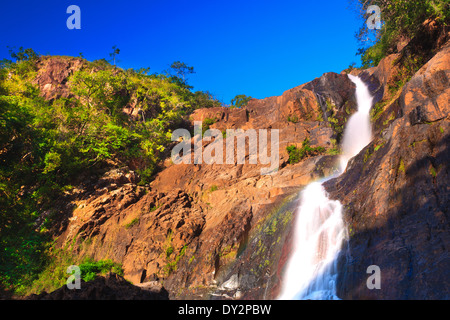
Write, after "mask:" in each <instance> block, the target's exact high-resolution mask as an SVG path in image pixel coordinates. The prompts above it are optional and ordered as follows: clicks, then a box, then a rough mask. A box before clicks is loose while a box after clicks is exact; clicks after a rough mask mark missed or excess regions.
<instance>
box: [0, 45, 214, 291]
mask: <svg viewBox="0 0 450 320" xmlns="http://www.w3.org/2000/svg"><path fill="white" fill-rule="evenodd" d="M11 56H12V58H14V59H15V60H16V61H15V62H12V61H10V60H3V61H2V62H1V63H0V208H1V214H0V233H1V238H0V252H1V254H0V283H3V285H5V286H17V285H23V282H26V281H28V280H29V278H32V275H34V274H35V273H36V272H37V271H38V270H40V268H41V267H42V264H43V263H44V262H43V254H42V253H43V252H44V251H45V246H44V242H45V241H44V237H43V232H41V231H45V224H42V227H41V230H35V228H36V224H35V220H36V219H37V218H38V217H39V215H40V213H42V212H43V211H45V210H46V208H47V207H48V206H50V205H51V204H52V201H54V200H55V199H57V198H58V197H59V196H61V195H62V194H63V193H64V192H65V191H67V190H70V189H71V188H73V186H72V185H76V184H77V183H79V182H81V181H80V180H82V179H83V178H85V177H90V176H95V174H97V173H100V172H101V171H102V170H103V169H105V168H108V167H111V166H115V167H123V166H127V167H129V168H131V169H133V170H135V171H137V172H138V173H139V175H140V177H141V183H147V182H149V180H150V179H151V178H152V176H153V174H154V173H155V171H156V170H157V168H158V163H160V161H161V160H163V159H164V157H165V156H166V154H167V152H166V148H167V146H168V145H169V143H170V142H171V141H170V136H171V131H172V130H173V129H174V128H177V127H179V126H182V125H183V121H184V118H185V116H186V115H189V114H190V113H191V112H192V111H193V110H195V109H197V108H204V107H214V106H220V105H221V103H220V102H219V101H217V100H215V99H214V98H213V97H212V96H211V94H209V93H205V92H200V91H197V92H193V91H191V89H192V87H190V86H189V85H188V84H187V83H186V81H185V79H180V78H178V77H177V76H173V75H164V74H151V75H150V74H148V72H147V71H148V70H140V71H135V70H122V69H119V68H117V67H115V66H112V65H110V64H109V63H107V62H106V61H105V60H97V61H94V62H88V61H86V60H82V59H80V58H70V57H39V55H38V54H36V53H35V52H34V51H33V50H31V49H25V50H24V49H23V48H21V49H20V51H19V52H17V53H14V52H12V55H11ZM44 58H45V59H80V61H81V63H82V67H81V68H80V69H79V70H74V72H73V74H71V75H69V77H68V79H65V82H64V83H62V84H58V85H64V86H67V87H68V88H69V94H68V95H67V96H61V97H57V98H54V99H45V98H44V97H43V95H42V92H41V90H40V89H41V88H40V87H39V86H38V85H37V84H36V76H37V74H38V72H39V61H40V60H41V59H44ZM130 105H131V106H133V108H134V109H136V110H139V113H138V116H137V117H132V116H130V115H129V114H126V113H125V112H124V108H125V107H128V106H130ZM28 276H29V277H28Z"/></svg>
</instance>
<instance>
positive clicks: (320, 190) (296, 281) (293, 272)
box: [278, 75, 372, 300]
mask: <svg viewBox="0 0 450 320" xmlns="http://www.w3.org/2000/svg"><path fill="white" fill-rule="evenodd" d="M349 78H350V80H351V81H352V82H353V83H355V85H356V99H357V104H358V110H357V112H356V113H355V114H353V115H352V116H351V117H350V119H349V120H348V122H347V124H346V127H345V130H344V137H343V143H342V155H341V157H340V173H339V174H338V175H340V174H342V173H343V172H344V171H345V169H346V167H347V163H348V161H349V160H350V158H352V157H354V156H355V155H357V154H358V153H359V152H360V151H361V150H362V149H363V148H364V147H365V146H366V145H367V144H369V143H370V141H371V139H372V130H371V125H370V116H369V112H370V108H371V107H372V96H371V95H370V92H369V89H368V87H367V86H366V85H365V84H364V82H363V81H362V80H361V79H360V78H358V77H355V76H352V75H349ZM335 177H336V175H335V176H331V177H327V178H325V179H324V180H322V181H319V182H313V183H311V184H309V185H308V186H307V187H306V188H305V189H304V190H303V191H302V192H301V194H300V197H301V199H300V206H299V208H298V210H297V216H296V220H295V226H294V239H293V248H292V252H293V253H292V255H291V257H290V259H289V261H288V262H287V265H286V271H285V273H284V275H283V284H282V290H281V293H280V296H279V297H278V299H281V300H287V299H313V300H325V299H339V298H338V297H337V295H336V278H337V271H338V270H337V258H338V256H339V253H340V250H341V246H342V243H343V242H344V240H345V238H346V237H347V231H346V227H345V224H344V221H343V217H342V214H343V208H342V205H341V203H340V202H339V201H337V200H330V199H329V198H328V195H327V193H326V191H325V188H324V187H323V185H322V184H323V183H324V182H325V181H327V180H329V179H332V178H335Z"/></svg>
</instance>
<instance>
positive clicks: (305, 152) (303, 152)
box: [286, 137, 325, 164]
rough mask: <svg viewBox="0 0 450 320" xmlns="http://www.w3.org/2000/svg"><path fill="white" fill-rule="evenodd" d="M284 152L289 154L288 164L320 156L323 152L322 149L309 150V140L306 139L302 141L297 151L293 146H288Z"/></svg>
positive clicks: (323, 149)
mask: <svg viewBox="0 0 450 320" xmlns="http://www.w3.org/2000/svg"><path fill="white" fill-rule="evenodd" d="M286 151H287V152H288V154H289V163H290V164H294V163H298V162H300V160H302V159H304V158H305V157H311V156H316V155H319V154H322V153H324V152H325V148H324V147H315V148H311V146H310V145H309V139H308V137H306V138H305V140H303V143H302V147H301V148H300V149H298V148H297V147H296V146H294V145H290V146H288V147H286Z"/></svg>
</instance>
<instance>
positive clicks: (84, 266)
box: [79, 259, 123, 281]
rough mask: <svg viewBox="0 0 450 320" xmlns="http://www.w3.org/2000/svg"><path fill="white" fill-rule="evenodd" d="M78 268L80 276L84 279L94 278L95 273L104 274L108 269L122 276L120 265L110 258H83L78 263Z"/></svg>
mask: <svg viewBox="0 0 450 320" xmlns="http://www.w3.org/2000/svg"><path fill="white" fill-rule="evenodd" d="M79 268H80V272H81V278H82V279H83V280H84V281H91V280H94V279H95V277H96V276H97V275H104V274H106V273H108V272H110V271H111V272H114V273H116V274H118V275H121V276H123V269H122V267H121V265H120V264H118V263H115V262H113V261H112V260H99V261H94V260H92V259H85V260H84V261H83V263H81V264H80V265H79Z"/></svg>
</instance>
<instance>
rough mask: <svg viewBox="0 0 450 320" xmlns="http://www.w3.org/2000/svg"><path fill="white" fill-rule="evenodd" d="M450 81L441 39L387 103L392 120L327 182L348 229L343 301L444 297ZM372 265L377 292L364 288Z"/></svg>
mask: <svg viewBox="0 0 450 320" xmlns="http://www.w3.org/2000/svg"><path fill="white" fill-rule="evenodd" d="M382 67H383V66H382ZM374 74H376V72H374ZM449 81H450V43H447V45H446V46H444V48H442V50H441V51H440V52H439V53H437V54H436V55H435V56H434V57H433V58H432V59H431V60H430V61H428V62H427V63H426V64H425V65H424V66H423V67H422V68H421V69H420V70H419V71H418V72H417V73H416V75H414V76H413V77H412V78H411V80H410V81H409V82H408V83H407V84H406V85H405V86H404V87H403V89H402V91H401V93H400V94H399V95H397V99H394V100H393V101H392V103H391V104H392V105H395V106H396V108H397V109H398V113H395V117H393V118H395V119H392V122H390V124H389V125H388V126H387V127H386V128H385V129H384V130H382V131H381V132H380V133H379V134H378V135H376V136H375V138H374V140H373V141H372V143H370V144H369V145H368V146H367V147H366V148H365V149H363V150H362V151H361V152H360V154H359V155H357V156H356V157H355V158H354V159H353V160H351V161H350V163H349V165H348V167H347V171H346V172H345V174H343V175H341V176H340V177H339V178H337V179H334V180H330V181H328V182H327V183H326V188H327V190H328V191H329V192H330V195H331V197H333V198H336V199H339V200H340V201H341V202H342V203H343V205H344V206H345V220H346V223H347V225H348V228H349V234H350V239H349V241H348V243H347V245H346V247H347V250H346V251H345V254H344V255H343V256H342V257H341V261H340V266H341V267H340V269H341V273H340V278H339V281H338V282H339V283H338V295H339V296H340V297H341V298H343V299H448V298H449V297H450V292H449V282H448V281H449V279H450V278H449V273H448V272H449V271H448V270H449V267H450V254H449V252H450V250H449V249H450V233H449V230H450V224H449V222H450V221H449V211H448V208H449V205H450V188H449V186H448V181H449V166H448V164H449V159H450V149H449V147H450V136H449V130H450V125H449V120H450V119H449V112H450V107H449V97H450V96H449V93H450V82H449ZM380 82H383V80H381V79H380ZM385 110H391V109H390V106H389V105H388V106H387V108H386V109H385ZM385 112H386V111H385ZM388 112H390V111H388ZM370 265H377V266H379V267H380V270H381V289H380V290H377V289H373V290H369V289H368V288H367V286H366V280H367V278H368V277H369V276H370V274H367V272H366V271H367V268H368V267H369V266H370Z"/></svg>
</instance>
